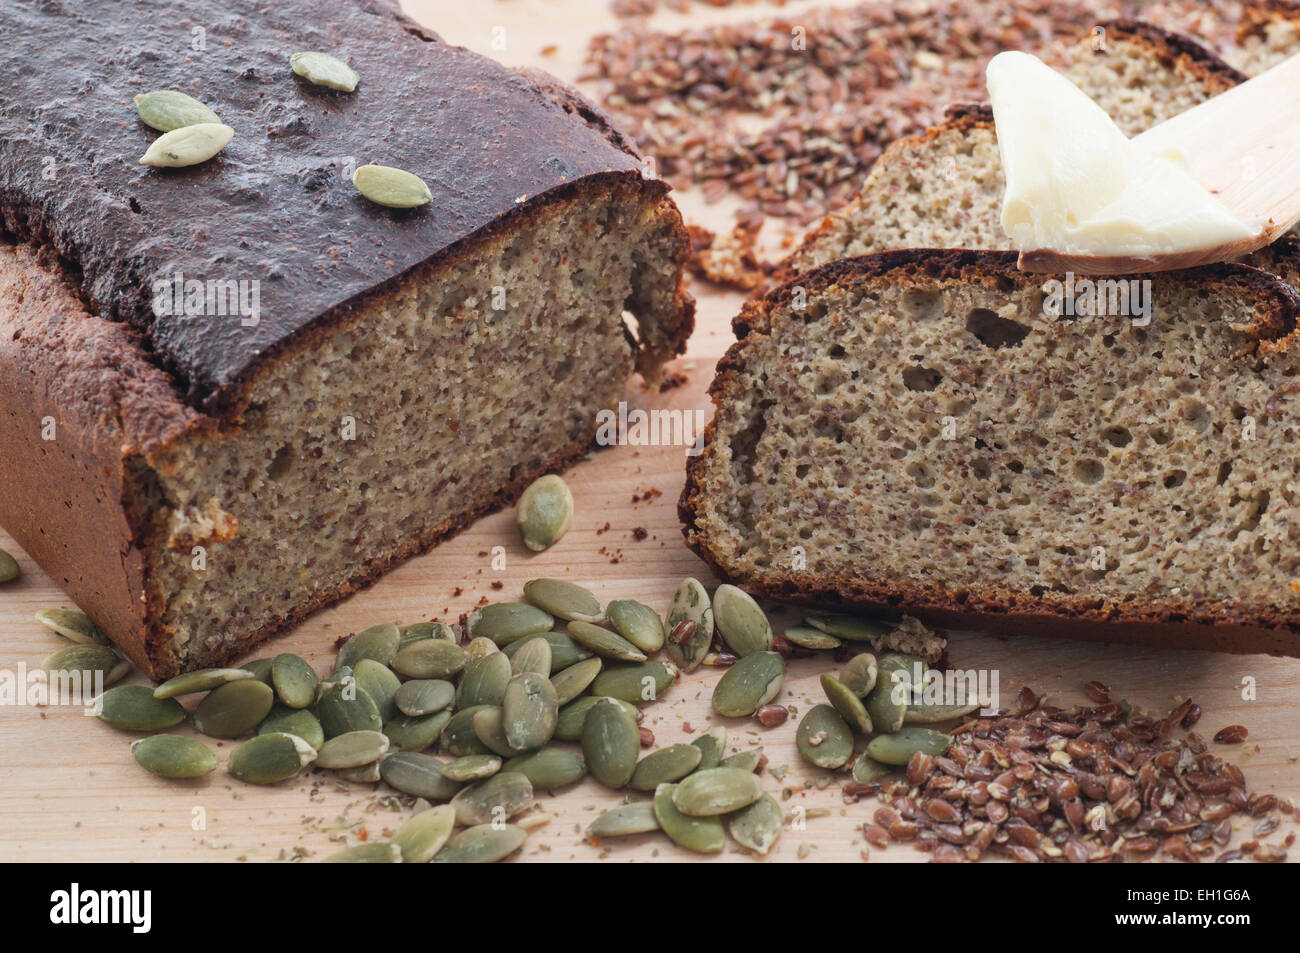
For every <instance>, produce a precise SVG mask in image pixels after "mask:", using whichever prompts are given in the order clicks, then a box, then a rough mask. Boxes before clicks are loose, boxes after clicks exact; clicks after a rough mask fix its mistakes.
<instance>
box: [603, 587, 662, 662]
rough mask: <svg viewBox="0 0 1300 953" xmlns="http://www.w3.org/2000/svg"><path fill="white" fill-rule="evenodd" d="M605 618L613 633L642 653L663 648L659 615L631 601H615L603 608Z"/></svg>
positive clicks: (647, 607)
mask: <svg viewBox="0 0 1300 953" xmlns="http://www.w3.org/2000/svg"><path fill="white" fill-rule="evenodd" d="M605 616H606V618H608V619H609V624H610V625H612V626H613V627H614V629H615V631H617V632H618V634H619V635H621V636H623V638H625V639H627V640H628V641H629V642H631V643H632V644H633V645H635V646H636V647H637V648H639V649H640V650H641V651H642V652H658V651H659V650H660V649H661V648H663V647H664V623H663V620H662V619H660V618H659V613H657V612H655V610H654V609H651V608H650V607H649V606H647V605H644V604H643V603H640V602H636V601H635V600H633V599H615V600H614V601H613V602H611V603H610V604H609V605H608V606H606V607H605Z"/></svg>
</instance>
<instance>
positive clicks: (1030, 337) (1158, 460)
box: [681, 251, 1300, 655]
mask: <svg viewBox="0 0 1300 953" xmlns="http://www.w3.org/2000/svg"><path fill="white" fill-rule="evenodd" d="M1131 280H1132V281H1133V282H1137V283H1138V284H1135V285H1129V286H1125V287H1124V288H1123V289H1121V288H1120V286H1119V285H1118V284H1116V285H1113V286H1112V285H1107V286H1104V288H1105V289H1107V291H1106V293H1105V294H1103V295H1102V299H1103V300H1105V301H1106V302H1107V305H1106V307H1108V308H1114V307H1115V303H1116V302H1121V303H1122V302H1123V300H1124V297H1123V296H1121V295H1120V292H1121V291H1124V292H1125V294H1127V292H1128V291H1130V290H1132V291H1134V292H1135V293H1136V294H1137V297H1133V298H1131V299H1128V301H1129V310H1130V311H1132V312H1133V314H1132V315H1131V316H1123V315H1121V314H1116V313H1114V311H1110V312H1109V313H1108V314H1102V315H1099V316H1087V315H1086V314H1082V315H1079V316H1073V317H1071V316H1068V314H1067V316H1064V317H1058V316H1055V312H1054V311H1053V309H1052V308H1051V304H1052V301H1053V300H1054V299H1052V297H1051V293H1052V292H1053V291H1054V290H1058V289H1055V288H1054V287H1053V286H1048V287H1047V288H1046V289H1045V288H1044V287H1043V284H1044V278H1043V276H1041V275H1025V274H1023V273H1021V272H1018V271H1017V270H1016V267H1015V255H1014V254H1013V253H1005V252H955V251H913V252H889V253H883V254H879V255H873V256H869V257H866V258H859V259H852V260H845V261H840V262H836V263H834V264H831V265H828V266H826V267H824V268H822V269H818V270H817V271H814V272H812V273H809V274H806V275H802V276H800V278H799V279H798V282H797V283H795V284H792V285H787V286H785V287H783V288H781V289H778V290H777V291H775V292H773V293H772V294H770V295H769V296H767V297H766V298H765V299H763V300H761V301H759V302H756V303H754V304H752V305H751V306H750V307H749V308H748V310H747V312H746V313H745V314H744V315H743V317H742V322H741V326H740V331H741V332H742V334H743V338H742V340H741V341H739V342H738V343H737V344H736V345H734V346H733V347H732V349H731V350H730V352H729V353H728V354H727V355H726V357H725V358H724V359H723V361H722V363H721V364H720V365H719V371H718V376H717V378H716V380H715V381H714V384H713V388H712V396H713V399H714V402H715V404H716V406H717V416H716V419H715V422H714V424H713V425H712V428H711V430H710V431H709V434H708V438H707V447H706V449H705V450H704V452H703V454H702V455H701V456H699V457H697V458H694V459H693V460H692V461H691V462H690V464H689V469H688V479H687V485H686V489H685V491H684V492H683V496H682V501H681V512H682V517H683V522H684V524H685V526H686V530H685V532H686V536H687V540H688V543H689V544H690V545H691V546H692V547H693V548H694V549H695V550H696V551H697V552H698V553H699V554H700V555H701V556H702V557H703V558H704V559H705V560H707V561H708V562H709V563H710V564H712V565H713V566H714V567H715V568H716V569H717V570H718V571H719V573H720V574H721V575H722V576H723V577H725V578H726V579H728V580H730V581H732V582H735V583H736V584H738V585H740V586H742V587H744V588H745V589H747V590H749V591H751V592H754V593H758V594H763V595H766V596H770V597H773V598H782V599H793V600H795V601H804V600H809V601H814V602H820V603H821V604H825V603H826V602H830V603H831V604H834V603H841V604H844V605H848V606H858V607H864V608H869V609H888V610H902V611H906V612H908V613H910V614H914V615H917V616H918V617H920V618H922V619H923V620H931V621H934V622H937V623H939V624H965V625H970V626H971V627H980V628H988V629H992V630H1004V629H1005V630H1011V631H1018V630H1025V629H1028V631H1035V632H1039V633H1055V632H1066V631H1069V632H1071V633H1073V634H1078V635H1085V636H1086V635H1096V636H1098V637H1102V638H1107V639H1126V638H1134V639H1136V638H1145V639H1146V640H1148V641H1150V640H1152V639H1153V638H1155V639H1156V640H1157V641H1160V637H1161V636H1163V637H1164V641H1166V642H1167V643H1168V644H1172V645H1178V646H1182V647H1202V648H1215V649H1218V650H1224V651H1237V652H1270V653H1284V654H1292V655H1300V638H1298V637H1297V632H1300V490H1298V489H1297V487H1298V486H1300V458H1297V455H1296V453H1295V449H1294V433H1293V418H1294V415H1295V412H1296V410H1297V409H1300V404H1298V403H1297V401H1300V383H1298V382H1300V358H1298V357H1297V354H1296V352H1295V350H1294V349H1293V348H1292V347H1291V346H1290V345H1291V338H1292V337H1293V332H1294V330H1295V314H1296V298H1295V296H1294V294H1293V293H1292V292H1291V291H1290V289H1289V288H1288V287H1287V286H1286V285H1284V284H1283V283H1282V282H1280V281H1278V280H1277V279H1275V278H1273V277H1272V276H1269V275H1266V274H1264V273H1263V272H1260V271H1258V270H1256V269H1251V268H1246V267H1242V266H1237V265H1223V266H1215V267H1212V268H1206V269H1198V270H1195V271H1187V272H1178V273H1170V274H1162V275H1154V276H1150V278H1149V279H1148V278H1146V277H1143V276H1138V277H1136V278H1133V279H1131ZM1147 281H1149V285H1148V284H1143V282H1147ZM1148 287H1149V288H1150V305H1151V310H1150V312H1149V323H1145V324H1144V323H1143V315H1142V308H1141V305H1142V303H1143V300H1144V299H1143V298H1142V294H1143V293H1144V292H1143V290H1142V289H1145V288H1148ZM1076 290H1077V293H1080V294H1081V293H1082V292H1083V290H1084V288H1083V286H1079V287H1078V288H1077V289H1076ZM1112 293H1113V294H1114V295H1115V297H1112V296H1111V294H1112ZM1074 300H1075V301H1076V304H1078V302H1080V301H1084V300H1086V299H1081V298H1078V297H1076V298H1075V299H1074ZM1066 310H1067V311H1068V309H1066ZM1076 310H1078V311H1086V307H1085V306H1084V305H1079V307H1077V308H1076ZM1103 622H1122V623H1128V624H1127V625H1123V626H1111V627H1107V626H1101V625H1100V623H1103ZM1066 623H1070V626H1069V627H1068V629H1067V627H1066ZM1092 625H1098V628H1097V629H1096V631H1088V630H1089V628H1090V626H1092Z"/></svg>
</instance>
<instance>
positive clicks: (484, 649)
mask: <svg viewBox="0 0 1300 953" xmlns="http://www.w3.org/2000/svg"><path fill="white" fill-rule="evenodd" d="M500 651H501V649H499V648H497V644H496V643H495V642H493V641H492V640H491V639H489V638H487V637H485V636H482V635H480V636H479V637H478V638H476V639H470V640H469V642H468V643H466V645H465V657H466V659H468V661H467V662H466V663H465V664H466V666H467V667H468V666H469V665H472V664H474V663H475V662H479V661H482V660H483V659H485V658H487V657H488V656H489V655H495V654H496V653H498V652H500ZM462 677H463V676H462Z"/></svg>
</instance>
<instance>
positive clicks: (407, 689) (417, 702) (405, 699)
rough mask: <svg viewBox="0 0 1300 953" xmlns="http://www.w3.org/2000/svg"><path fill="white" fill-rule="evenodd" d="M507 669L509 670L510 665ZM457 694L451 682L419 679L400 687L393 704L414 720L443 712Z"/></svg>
mask: <svg viewBox="0 0 1300 953" xmlns="http://www.w3.org/2000/svg"><path fill="white" fill-rule="evenodd" d="M470 667H472V666H470ZM506 668H507V669H509V665H507V666H506ZM468 671H469V668H467V669H466V672H468ZM464 679H465V676H462V677H461V682H462V684H463V683H464ZM456 693H457V689H456V686H455V685H453V684H452V683H451V682H448V681H444V680H443V679H440V678H417V679H413V680H411V681H409V682H406V683H404V684H402V685H401V686H399V687H398V689H397V691H396V693H395V694H394V695H393V703H394V707H395V708H396V709H397V710H398V711H400V712H401V713H402V714H403V715H410V716H411V717H413V718H414V717H418V716H420V715H432V714H433V713H434V712H439V711H442V710H443V709H444V708H447V707H448V706H450V705H451V704H452V702H454V701H456ZM498 701H500V699H498ZM467 704H472V705H476V704H479V702H469V703H467Z"/></svg>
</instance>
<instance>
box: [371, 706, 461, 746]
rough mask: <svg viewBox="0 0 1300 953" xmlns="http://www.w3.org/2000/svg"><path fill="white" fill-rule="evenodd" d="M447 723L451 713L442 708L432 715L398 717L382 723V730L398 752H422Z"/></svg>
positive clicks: (439, 734) (436, 738) (436, 737)
mask: <svg viewBox="0 0 1300 953" xmlns="http://www.w3.org/2000/svg"><path fill="white" fill-rule="evenodd" d="M449 721H451V712H449V711H448V710H447V709H445V708H444V709H443V710H442V711H436V712H434V713H433V714H432V715H416V716H414V717H412V716H410V715H398V716H397V717H396V718H392V719H390V720H388V721H386V722H384V726H383V729H382V730H383V732H384V734H385V735H387V736H388V740H389V741H390V742H392V744H393V745H394V746H395V747H396V748H397V749H398V750H399V751H423V750H424V749H425V748H428V747H429V746H430V745H432V744H433V743H434V742H435V741H437V740H438V738H439V736H441V735H442V732H443V729H445V728H446V727H447V722H449Z"/></svg>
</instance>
